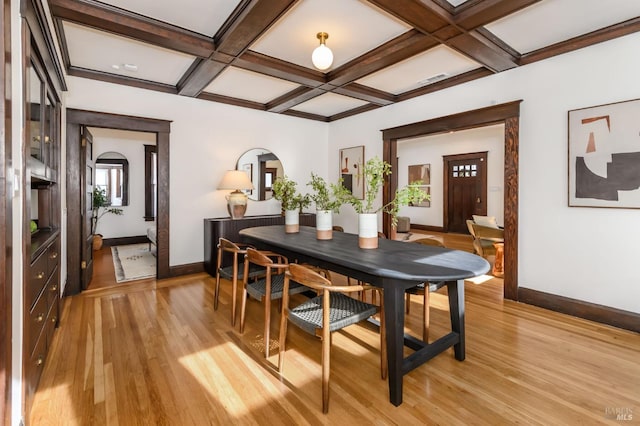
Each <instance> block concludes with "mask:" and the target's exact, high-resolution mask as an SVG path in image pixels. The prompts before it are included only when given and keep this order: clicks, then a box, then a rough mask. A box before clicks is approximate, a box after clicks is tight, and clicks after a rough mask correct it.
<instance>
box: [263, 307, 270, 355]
mask: <svg viewBox="0 0 640 426" xmlns="http://www.w3.org/2000/svg"><path fill="white" fill-rule="evenodd" d="M270 332H271V299H270V298H269V299H265V300H264V357H265V358H269V339H270V337H271V336H270Z"/></svg>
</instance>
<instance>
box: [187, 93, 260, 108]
mask: <svg viewBox="0 0 640 426" xmlns="http://www.w3.org/2000/svg"><path fill="white" fill-rule="evenodd" d="M197 98H198V99H202V100H205V101H211V102H218V103H223V104H227V105H235V106H239V107H243V108H251V109H257V110H260V111H265V110H266V109H267V108H266V106H265V105H264V104H261V103H260V102H254V101H248V100H246V99H238V98H233V97H231V96H223V95H216V94H214V93H207V92H202V93H200V94H199V95H198V96H197Z"/></svg>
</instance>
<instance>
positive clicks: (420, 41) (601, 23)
mask: <svg viewBox="0 0 640 426" xmlns="http://www.w3.org/2000/svg"><path fill="white" fill-rule="evenodd" d="M49 5H50V8H51V12H52V15H53V17H54V20H55V24H56V30H57V34H58V39H59V41H60V45H61V47H62V50H63V59H64V62H65V67H66V71H67V74H69V75H72V76H78V77H83V78H90V79H96V80H102V81H108V82H112V83H116V84H123V85H128V86H135V87H141V88H145V89H149V90H157V91H161V92H167V93H172V94H175V95H181V96H190V97H196V98H199V99H202V100H203V101H212V102H222V103H226V104H232V105H237V106H241V107H246V108H254V109H258V110H263V111H269V112H272V113H277V114H287V115H293V116H297V117H302V118H308V119H313V120H320V121H334V120H338V119H340V118H343V117H348V116H351V115H354V114H358V113H361V112H364V111H369V110H372V109H375V108H379V107H382V106H385V105H389V104H393V103H396V102H401V101H403V100H406V99H410V98H413V97H415V96H419V95H422V94H426V93H430V92H433V91H436V90H441V89H443V88H446V87H450V86H452V85H456V84H461V83H464V82H467V81H470V80H474V79H477V78H482V77H485V76H488V75H492V74H494V73H498V72H502V71H506V70H509V69H512V68H515V67H520V66H525V65H526V64H529V63H532V62H536V61H539V60H542V59H546V58H549V57H552V56H555V55H558V54H562V53H566V52H570V51H572V50H576V49H580V48H583V47H586V46H589V45H591V44H594V43H599V42H602V41H606V40H610V39H612V38H616V37H620V36H624V35H626V34H630V33H633V32H636V31H638V30H640V1H638V0H607V1H602V0H402V1H401V0H368V1H366V0H180V1H176V0H105V1H102V2H100V1H95V0H49ZM321 31H324V32H326V33H328V34H329V38H328V39H327V42H326V43H327V46H328V47H329V48H330V49H331V50H332V51H333V54H334V61H333V64H332V66H331V67H330V68H329V69H328V70H326V71H324V72H322V71H319V70H317V69H315V68H314V66H313V64H312V62H311V52H312V51H313V49H315V48H316V47H317V46H318V40H317V38H316V33H318V32H321Z"/></svg>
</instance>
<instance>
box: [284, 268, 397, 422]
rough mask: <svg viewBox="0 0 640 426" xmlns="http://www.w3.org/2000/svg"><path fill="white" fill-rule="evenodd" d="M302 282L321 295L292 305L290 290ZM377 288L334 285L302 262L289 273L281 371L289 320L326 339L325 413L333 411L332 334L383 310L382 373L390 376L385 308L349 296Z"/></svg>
mask: <svg viewBox="0 0 640 426" xmlns="http://www.w3.org/2000/svg"><path fill="white" fill-rule="evenodd" d="M294 282H296V283H301V284H303V285H305V286H307V287H309V288H311V289H313V290H315V291H316V292H318V296H316V297H314V298H313V299H310V300H308V301H305V302H303V303H302V304H300V305H298V306H296V307H293V308H289V292H288V291H287V290H289V288H290V286H291V285H292V284H293V283H294ZM370 288H374V289H375V287H372V286H369V285H357V286H333V285H332V284H331V281H329V280H327V279H326V278H325V277H323V276H322V275H320V274H318V273H317V272H315V271H313V270H311V269H309V268H306V267H305V266H302V265H296V264H292V265H290V266H289V270H288V271H287V272H286V273H285V279H284V296H283V299H282V316H281V318H280V354H279V357H278V371H280V373H281V374H282V368H283V365H284V352H285V341H286V337H287V323H288V322H289V321H290V322H292V323H293V324H295V325H297V326H298V327H300V328H301V329H302V330H304V331H306V332H308V333H310V334H312V335H314V336H317V337H320V338H321V339H322V412H323V413H327V412H328V411H329V372H330V354H331V333H332V332H334V331H337V330H340V329H343V328H345V327H347V326H349V325H353V324H356V323H358V322H360V321H363V320H366V319H367V318H369V317H370V316H372V315H375V314H376V313H377V312H378V311H379V312H380V375H381V377H382V379H385V378H386V376H387V350H386V342H385V326H384V311H383V309H382V307H380V308H378V307H377V306H375V305H371V304H369V303H365V302H362V301H360V300H358V299H356V298H352V297H349V296H347V295H346V294H345V293H352V292H357V291H363V290H366V289H370Z"/></svg>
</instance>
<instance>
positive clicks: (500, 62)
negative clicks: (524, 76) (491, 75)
mask: <svg viewBox="0 0 640 426" xmlns="http://www.w3.org/2000/svg"><path fill="white" fill-rule="evenodd" d="M447 45H449V47H451V48H452V49H455V50H457V51H458V52H461V53H462V54H464V55H466V56H467V57H469V58H471V59H473V60H474V61H476V62H478V63H479V64H482V65H484V67H485V68H487V69H490V70H491V71H493V72H501V71H506V70H508V69H511V68H515V67H517V66H518V65H519V59H520V58H518V57H514V56H512V55H511V54H510V53H509V52H508V51H505V50H504V49H502V48H501V47H500V46H498V45H497V44H495V43H494V42H493V41H492V40H490V39H488V38H486V37H484V36H483V35H482V34H481V33H479V32H477V31H471V32H469V33H463V34H461V35H459V36H457V37H454V38H452V39H450V40H447Z"/></svg>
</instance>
